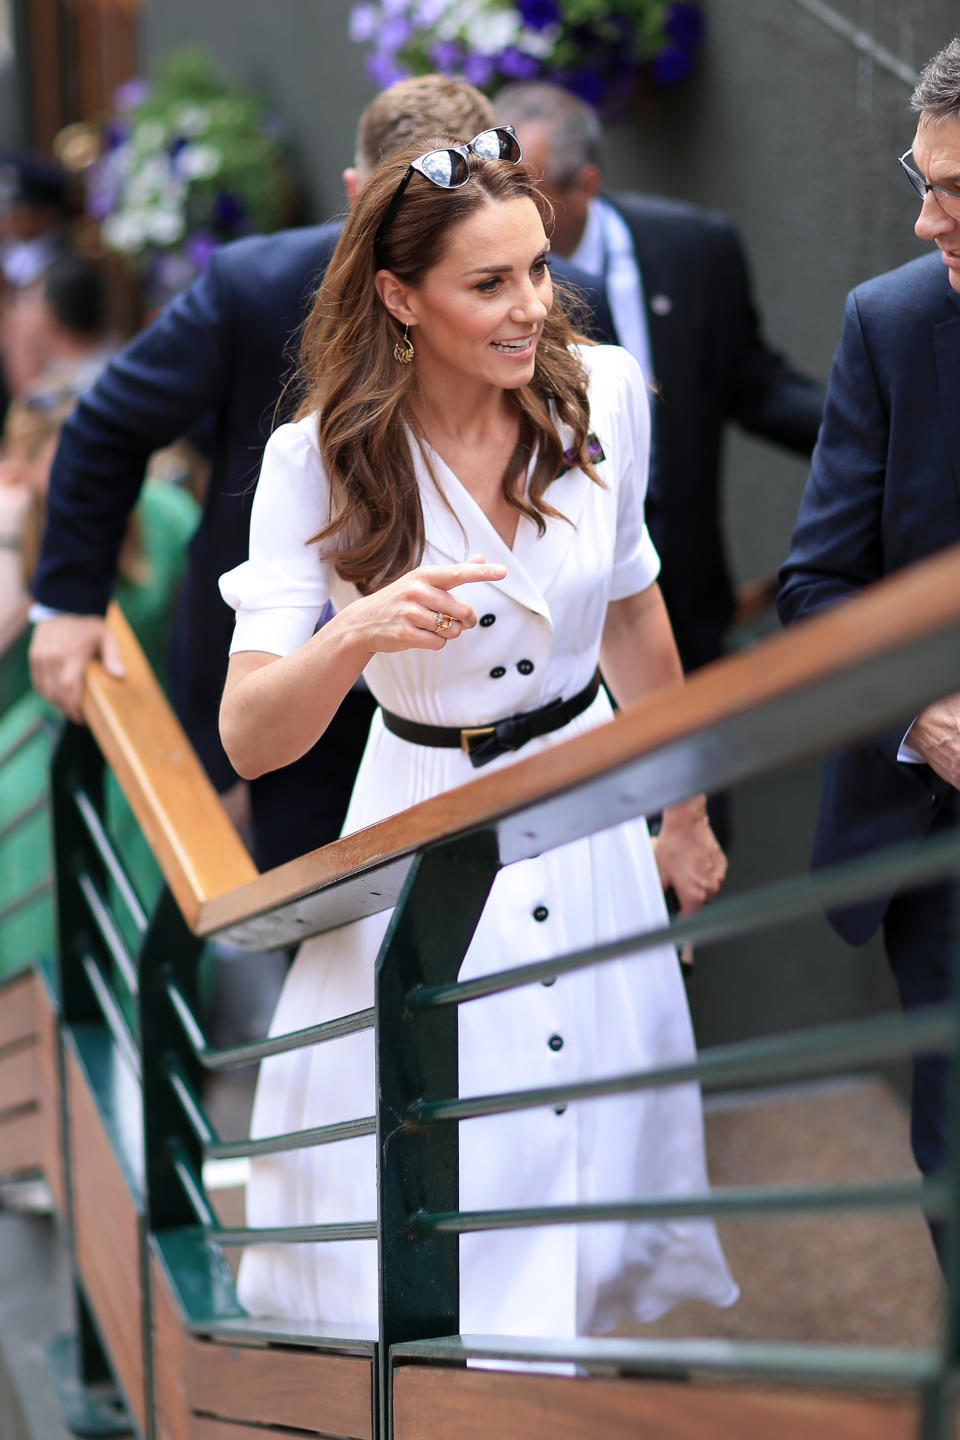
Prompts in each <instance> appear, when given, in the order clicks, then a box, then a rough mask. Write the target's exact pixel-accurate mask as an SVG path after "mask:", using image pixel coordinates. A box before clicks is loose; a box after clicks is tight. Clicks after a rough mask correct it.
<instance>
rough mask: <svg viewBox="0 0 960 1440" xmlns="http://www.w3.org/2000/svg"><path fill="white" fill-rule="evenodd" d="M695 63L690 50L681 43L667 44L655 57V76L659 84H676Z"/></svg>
mask: <svg viewBox="0 0 960 1440" xmlns="http://www.w3.org/2000/svg"><path fill="white" fill-rule="evenodd" d="M692 65H693V56H692V55H691V54H690V51H689V50H684V49H682V48H681V46H679V45H667V46H666V48H665V49H663V50H661V51H660V52H659V53H658V54H657V55H655V56H654V57H653V66H652V69H653V78H654V80H656V82H657V84H658V85H676V84H677V82H678V81H680V80H682V79H683V78H684V76H685V75H687V74H688V73H689V71H690V69H691V67H692Z"/></svg>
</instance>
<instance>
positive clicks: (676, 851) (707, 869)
mask: <svg viewBox="0 0 960 1440" xmlns="http://www.w3.org/2000/svg"><path fill="white" fill-rule="evenodd" d="M653 853H654V856H655V857H656V861H657V869H658V870H659V872H660V883H661V885H662V886H663V888H664V890H668V889H670V888H672V889H673V891H674V894H675V895H676V897H677V902H678V904H679V906H680V913H681V914H685V913H686V912H688V911H690V910H699V908H700V906H701V905H702V904H703V903H704V902H705V901H706V900H712V899H713V897H714V895H716V893H717V891H718V890H719V889H720V886H721V885H722V884H723V880H724V876H725V875H726V873H727V857H726V855H724V853H723V851H722V850H721V849H720V846H719V844H718V843H717V839H716V836H715V835H714V833H713V831H712V830H711V829H710V821H709V820H708V819H707V802H706V799H705V797H704V796H703V795H695V796H693V798H692V799H690V800H685V801H684V802H683V803H682V804H680V805H669V806H667V807H666V809H665V810H664V812H663V820H662V822H661V825H660V833H659V835H657V836H656V838H655V839H654V841H653Z"/></svg>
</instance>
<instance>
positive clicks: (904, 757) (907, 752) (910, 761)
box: [897, 716, 926, 765]
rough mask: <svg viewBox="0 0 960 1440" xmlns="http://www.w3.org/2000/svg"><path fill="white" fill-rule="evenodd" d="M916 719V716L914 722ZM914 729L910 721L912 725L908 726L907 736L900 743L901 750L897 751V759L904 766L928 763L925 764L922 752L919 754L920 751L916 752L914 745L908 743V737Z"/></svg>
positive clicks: (911, 722) (911, 723)
mask: <svg viewBox="0 0 960 1440" xmlns="http://www.w3.org/2000/svg"><path fill="white" fill-rule="evenodd" d="M916 718H917V717H916V716H914V717H913V719H914V720H915V719H916ZM912 729H913V720H911V721H910V724H909V725H908V726H907V729H906V734H905V735H904V737H903V739H902V740H901V741H900V749H899V750H898V751H897V759H898V760H899V761H900V762H901V763H902V764H903V765H924V764H925V763H926V762H925V760H924V758H923V756H922V755H921V754H920V752H919V751H918V750H915V749H914V748H913V746H912V745H911V744H910V743H909V742H908V740H907V735H909V734H910V731H911V730H912Z"/></svg>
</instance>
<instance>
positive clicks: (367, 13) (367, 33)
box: [350, 5, 380, 44]
mask: <svg viewBox="0 0 960 1440" xmlns="http://www.w3.org/2000/svg"><path fill="white" fill-rule="evenodd" d="M379 19H380V16H379V14H378V13H377V8H376V6H375V5H354V7H353V9H352V10H351V12H350V39H351V40H358V41H360V43H361V44H362V43H363V42H364V41H366V40H372V39H373V36H374V35H375V34H376V30H377V21H378V20H379Z"/></svg>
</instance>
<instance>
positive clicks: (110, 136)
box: [103, 119, 130, 150]
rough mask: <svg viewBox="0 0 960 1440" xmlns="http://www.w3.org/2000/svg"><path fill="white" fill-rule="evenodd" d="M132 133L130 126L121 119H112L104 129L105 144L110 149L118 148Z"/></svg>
mask: <svg viewBox="0 0 960 1440" xmlns="http://www.w3.org/2000/svg"><path fill="white" fill-rule="evenodd" d="M129 134H130V126H129V125H127V124H125V123H124V124H121V122H120V121H119V120H116V119H114V120H111V121H110V123H109V124H108V125H107V128H106V130H105V131H104V136H103V139H104V144H105V145H106V148H107V149H108V150H116V149H117V147H118V146H120V145H122V144H123V143H124V141H125V140H126V139H127V138H128V136H129Z"/></svg>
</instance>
